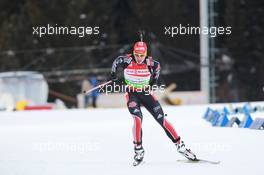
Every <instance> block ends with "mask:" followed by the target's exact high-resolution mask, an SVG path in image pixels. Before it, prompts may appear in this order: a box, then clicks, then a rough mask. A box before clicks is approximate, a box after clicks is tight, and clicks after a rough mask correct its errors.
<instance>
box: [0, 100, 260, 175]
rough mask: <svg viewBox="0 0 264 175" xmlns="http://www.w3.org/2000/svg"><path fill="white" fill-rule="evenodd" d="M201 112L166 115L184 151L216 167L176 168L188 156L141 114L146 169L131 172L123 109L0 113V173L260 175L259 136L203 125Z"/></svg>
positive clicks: (128, 125) (172, 110)
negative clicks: (214, 162)
mask: <svg viewBox="0 0 264 175" xmlns="http://www.w3.org/2000/svg"><path fill="white" fill-rule="evenodd" d="M206 108H207V106H199V105H197V106H195V105H193V106H181V107H164V111H165V112H166V113H167V114H168V116H167V119H168V120H169V121H170V122H171V123H172V124H173V125H174V127H175V129H176V131H177V132H178V134H179V135H180V136H181V137H182V139H183V140H184V141H185V143H186V145H187V146H188V147H190V148H191V149H192V151H193V152H195V153H196V154H197V156H198V157H201V158H203V159H209V160H220V161H221V163H220V164H218V165H212V164H207V163H184V162H178V161H177V160H184V159H185V158H183V157H182V156H181V155H180V154H179V153H177V151H176V148H175V146H174V145H173V144H172V143H171V141H170V140H169V139H168V138H167V136H166V134H165V132H164V131H163V129H162V128H161V127H160V126H159V125H158V123H156V121H155V120H154V119H153V118H152V116H151V115H150V114H149V113H148V112H147V111H146V110H145V109H143V113H144V119H143V146H144V148H145V163H144V164H143V165H140V166H138V167H133V166H132V162H133V154H134V153H133V144H132V138H133V137H132V125H133V120H132V117H131V116H130V115H129V113H128V111H127V109H125V108H123V109H122V108H120V109H89V110H63V111H59V110H57V111H56V110H55V111H22V112H0V155H1V156H0V174H3V175H14V174H19V175H20V174H25V175H42V174H45V175H57V174H64V175H73V174H74V175H84V174H85V175H87V174H92V175H94V174H100V175H124V174H128V175H130V174H131V175H132V174H133V175H134V174H137V175H140V174H145V175H146V174H151V175H156V174H162V173H163V174H169V173H170V174H171V173H172V174H180V175H183V174H188V175H189V174H197V175H199V174H203V175H205V174H214V175H218V174H219V175H223V174H240V175H243V174H254V175H258V174H259V175H260V174H263V171H262V167H261V166H262V165H263V157H264V149H263V148H264V134H263V131H261V130H250V129H244V128H243V129H242V128H218V127H212V126H211V125H210V123H208V122H206V121H205V120H204V119H202V116H203V114H204V112H205V110H206ZM263 116H264V114H263Z"/></svg>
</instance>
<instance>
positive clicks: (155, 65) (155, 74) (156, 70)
mask: <svg viewBox="0 0 264 175" xmlns="http://www.w3.org/2000/svg"><path fill="white" fill-rule="evenodd" d="M152 70H153V72H152V76H151V81H150V85H151V86H152V85H154V84H158V79H159V75H160V63H159V62H158V61H155V60H153V67H152Z"/></svg>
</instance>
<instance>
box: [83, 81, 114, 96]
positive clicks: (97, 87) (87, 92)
mask: <svg viewBox="0 0 264 175" xmlns="http://www.w3.org/2000/svg"><path fill="white" fill-rule="evenodd" d="M109 83H112V80H109V81H107V82H105V83H103V84H100V85H98V86H96V87H94V88H92V89H90V90H88V91H83V93H84V94H89V93H90V92H92V91H94V90H96V89H99V88H102V87H104V86H105V85H107V84H109Z"/></svg>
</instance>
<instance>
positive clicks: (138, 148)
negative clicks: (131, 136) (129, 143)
mask: <svg viewBox="0 0 264 175" xmlns="http://www.w3.org/2000/svg"><path fill="white" fill-rule="evenodd" d="M134 150H135V156H134V160H135V161H134V163H133V166H137V165H139V164H140V163H141V162H142V161H143V158H144V152H145V151H144V149H143V147H142V145H135V147H134Z"/></svg>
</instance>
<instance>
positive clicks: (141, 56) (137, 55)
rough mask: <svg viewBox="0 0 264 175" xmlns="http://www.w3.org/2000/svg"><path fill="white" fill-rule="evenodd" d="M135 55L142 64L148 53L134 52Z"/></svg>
mask: <svg viewBox="0 0 264 175" xmlns="http://www.w3.org/2000/svg"><path fill="white" fill-rule="evenodd" d="M134 56H135V59H136V61H137V63H139V64H141V63H142V62H143V61H144V60H145V58H146V54H138V53H134Z"/></svg>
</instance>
